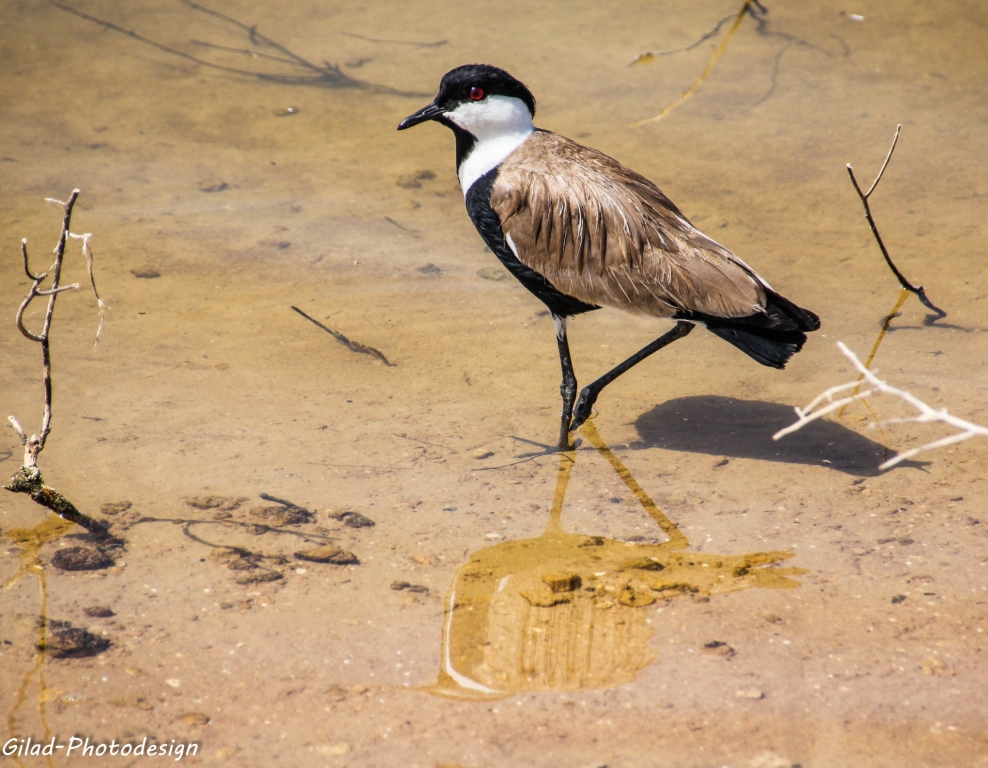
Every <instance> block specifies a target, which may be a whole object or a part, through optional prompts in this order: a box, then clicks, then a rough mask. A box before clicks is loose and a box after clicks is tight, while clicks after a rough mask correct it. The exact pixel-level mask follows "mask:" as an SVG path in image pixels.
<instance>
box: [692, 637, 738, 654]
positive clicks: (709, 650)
mask: <svg viewBox="0 0 988 768" xmlns="http://www.w3.org/2000/svg"><path fill="white" fill-rule="evenodd" d="M700 653H705V654H707V655H708V656H726V657H728V658H730V657H731V656H733V655H734V649H733V648H731V646H729V645H728V644H727V643H725V642H723V641H721V640H712V641H710V642H709V643H705V644H704V646H703V647H702V648H701V649H700Z"/></svg>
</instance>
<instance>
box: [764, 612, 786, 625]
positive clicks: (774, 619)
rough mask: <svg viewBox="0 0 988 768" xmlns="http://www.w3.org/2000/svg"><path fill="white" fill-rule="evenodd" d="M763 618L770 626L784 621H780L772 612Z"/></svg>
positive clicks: (765, 614)
mask: <svg viewBox="0 0 988 768" xmlns="http://www.w3.org/2000/svg"><path fill="white" fill-rule="evenodd" d="M762 618H763V619H765V621H767V622H768V623H769V624H775V623H776V622H778V621H782V619H780V618H779V617H778V616H776V615H775V614H774V613H771V612H769V613H763V614H762Z"/></svg>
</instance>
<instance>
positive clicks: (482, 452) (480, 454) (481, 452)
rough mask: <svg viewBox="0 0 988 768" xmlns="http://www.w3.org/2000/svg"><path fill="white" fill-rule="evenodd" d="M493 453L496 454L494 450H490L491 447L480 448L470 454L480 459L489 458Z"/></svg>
mask: <svg viewBox="0 0 988 768" xmlns="http://www.w3.org/2000/svg"><path fill="white" fill-rule="evenodd" d="M493 455H494V451H492V450H490V449H489V448H478V449H477V450H475V451H472V452H471V453H470V456H471V457H473V458H475V459H477V460H478V461H479V460H480V459H489V458H490V457H491V456H493Z"/></svg>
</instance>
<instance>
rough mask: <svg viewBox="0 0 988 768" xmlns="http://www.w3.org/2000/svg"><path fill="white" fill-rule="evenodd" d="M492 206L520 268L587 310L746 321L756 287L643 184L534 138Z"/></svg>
mask: <svg viewBox="0 0 988 768" xmlns="http://www.w3.org/2000/svg"><path fill="white" fill-rule="evenodd" d="M490 202H491V206H492V207H493V208H494V210H495V211H496V212H497V214H498V216H499V217H500V219H501V226H502V228H503V230H504V232H505V234H506V235H508V236H509V237H510V238H511V242H512V243H513V245H514V249H515V250H516V251H517V256H518V258H519V259H520V260H521V261H522V263H524V264H526V265H527V266H529V267H531V268H532V269H534V270H536V271H537V272H539V273H541V274H542V275H544V276H545V277H546V278H547V279H548V280H549V282H550V283H552V285H553V286H554V287H555V288H557V289H558V290H560V291H562V292H563V293H566V294H568V295H570V296H574V297H576V298H578V299H580V300H581V301H585V302H587V303H588V304H598V305H602V306H609V307H614V308H617V309H623V310H626V311H629V312H634V313H636V314H644V315H650V316H653V317H670V316H672V315H673V314H675V312H676V311H677V310H689V311H693V312H700V313H703V314H706V315H713V316H715V317H746V316H748V315H752V314H754V313H756V312H758V311H760V310H761V309H762V308H763V307H764V306H765V302H766V296H765V290H764V289H763V287H762V283H761V281H760V278H758V277H757V275H755V273H754V272H752V271H751V270H750V268H748V267H747V266H746V265H745V264H744V263H743V262H741V261H740V260H739V259H737V258H736V257H735V256H734V255H733V254H732V253H731V252H730V251H728V250H727V249H726V248H724V247H723V246H721V245H719V244H718V243H716V242H714V241H713V240H711V239H710V238H708V237H707V236H706V235H704V234H703V233H702V232H700V231H699V230H697V229H696V228H694V227H693V225H692V224H690V223H689V221H687V220H686V217H684V216H683V215H682V213H680V211H679V209H678V208H676V206H675V205H673V203H672V202H671V201H670V200H669V199H668V198H667V197H666V196H665V195H663V194H662V192H661V191H659V189H658V188H657V187H656V186H655V185H654V184H652V182H650V181H649V180H648V179H646V178H644V177H642V176H639V175H638V174H637V173H635V172H634V171H631V170H629V169H627V168H625V167H624V166H623V165H621V164H620V163H619V162H617V161H616V160H614V159H612V158H610V157H608V156H607V155H605V154H603V153H601V152H598V151H596V150H594V149H590V148H588V147H584V146H582V145H580V144H577V143H576V142H574V141H570V140H569V139H566V138H563V137H562V136H559V135H557V134H554V133H549V132H546V131H537V132H536V133H534V134H532V136H531V137H530V138H529V139H528V140H527V141H526V142H525V143H524V144H522V145H521V146H520V147H519V148H518V149H516V150H515V151H514V152H513V153H512V154H511V155H509V156H508V158H507V159H506V160H505V161H504V163H503V164H502V165H501V169H500V172H499V174H498V177H497V181H496V182H495V184H494V188H493V190H492V193H491V200H490Z"/></svg>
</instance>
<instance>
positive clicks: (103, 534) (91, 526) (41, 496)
mask: <svg viewBox="0 0 988 768" xmlns="http://www.w3.org/2000/svg"><path fill="white" fill-rule="evenodd" d="M78 197H79V190H78V189H74V190H72V194H71V195H70V196H69V199H68V200H66V201H65V202H62V201H61V200H54V199H52V198H47V202H50V203H57V204H58V205H60V206H62V213H63V216H62V232H61V234H60V235H59V238H58V244H57V245H56V246H55V263H54V264H52V266H51V267H50V268H49V269H48V271H46V272H42V273H41V274H40V275H37V274H35V273H34V272H32V271H31V267H30V262H29V259H28V253H27V239H26V238H25V239H23V240H22V241H21V255H22V257H23V259H24V271H25V273H27V276H28V277H29V278H30V279H31V281H32V283H31V287H30V288H29V289H28V293H27V296H26V297H25V299H24V301H22V302H21V305H20V306H19V307H18V308H17V314H16V317H15V322H16V324H17V327H18V329H19V330H20V332H21V333H22V334H23V335H24V337H25V338H27V339H30V340H31V341H36V342H38V343H39V344H41V360H42V367H43V380H44V387H45V410H44V415H43V416H42V419H41V429H40V430H39V431H38V432H37V433H36V434H33V435H31V436H30V437H28V435H27V432H25V430H24V428H23V427H22V426H21V425H20V422H18V421H17V418H16V417H14V416H8V417H7V421H8V422H9V423H10V426H11V427H12V428H13V429H14V431H15V432H17V435H18V437H19V438H20V440H21V445H23V446H24V463H23V464H22V465H21V470H20V472H19V473H18V474H16V475H14V476H13V477H12V478H11V479H10V485H5V486H4V488H5V489H6V490H8V491H12V492H13V493H26V494H28V495H29V496H30V497H31V498H32V499H33V500H34V501H35V502H36V503H38V504H40V505H41V506H43V507H47V508H48V509H50V510H51V511H52V512H54V513H55V514H57V515H58V516H59V517H61V518H63V519H65V520H69V521H71V522H73V523H76V524H77V525H81V526H82V527H83V528H85V529H86V530H87V531H89V532H90V533H92V534H93V535H94V536H95V537H96V538H97V539H98V540H101V541H106V540H108V539H109V538H110V536H109V531H108V530H107V528H106V526H104V525H103V524H102V523H99V522H97V521H96V520H93V519H92V518H91V517H89V516H87V515H84V514H83V513H82V512H80V511H79V510H78V509H76V508H75V506H73V504H72V503H71V502H70V501H69V500H68V499H66V498H65V497H64V496H62V494H60V493H59V492H58V491H56V490H55V489H54V488H50V487H49V486H47V485H45V482H44V478H43V477H42V476H41V470H40V469H39V468H38V455H39V454H40V453H41V451H43V450H44V447H45V443H46V441H47V440H48V435H49V433H50V432H51V421H52V410H51V404H52V386H51V346H50V344H49V336H50V333H51V320H52V315H53V314H54V312H55V301H56V299H58V295H59V294H60V293H62V292H63V291H67V290H71V289H73V288H78V287H79V285H78V283H73V284H71V285H60V284H59V282H60V280H61V278H62V262H63V260H64V258H65V244H66V242H67V241H68V239H69V238H74V239H78V240H82V252H83V255H84V256H85V257H86V263H87V267H88V270H89V279H90V282H91V284H92V286H93V294H94V295H95V296H96V302H97V305H98V306H99V310H100V323H99V328H100V329H102V328H103V313H104V310H105V309H106V305H105V304H104V303H103V300H102V299H100V297H99V293H97V291H96V279H95V277H94V276H93V253H92V251H91V250H90V247H89V241H90V240H91V239H92V235H91V234H89V233H87V234H85V235H76V234H74V233H73V232H71V230H70V225H71V222H72V209H73V207H74V206H75V202H76V199H77V198H78ZM49 274H50V275H51V287H50V288H47V289H45V290H39V288H40V286H41V284H42V283H43V282H44V281H45V280H46V279H47V278H48V276H49ZM37 296H47V297H48V308H47V310H46V312H45V321H44V325H42V328H41V332H40V333H37V334H35V333H31V331H29V330H28V329H27V328H26V327H25V325H24V312H25V311H26V310H27V308H28V306H29V305H30V304H31V302H32V301H34V299H35V298H36V297H37ZM96 339H97V342H98V341H99V330H98V331H97V332H96Z"/></svg>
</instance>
